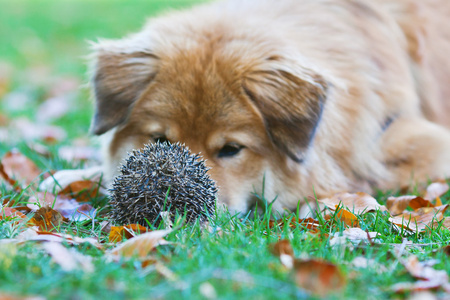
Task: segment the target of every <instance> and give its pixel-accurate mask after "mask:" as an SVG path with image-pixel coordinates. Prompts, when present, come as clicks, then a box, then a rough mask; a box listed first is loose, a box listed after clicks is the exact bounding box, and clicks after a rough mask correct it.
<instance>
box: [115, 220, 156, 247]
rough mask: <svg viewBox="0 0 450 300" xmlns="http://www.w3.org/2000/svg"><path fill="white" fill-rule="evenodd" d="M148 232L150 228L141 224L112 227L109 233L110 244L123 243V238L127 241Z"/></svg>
mask: <svg viewBox="0 0 450 300" xmlns="http://www.w3.org/2000/svg"><path fill="white" fill-rule="evenodd" d="M144 232H148V228H147V227H144V226H142V225H139V224H130V225H125V226H111V231H110V232H109V242H110V243H118V242H121V241H122V239H123V237H125V238H126V239H127V240H129V239H131V238H132V237H134V236H136V235H138V234H141V233H144Z"/></svg>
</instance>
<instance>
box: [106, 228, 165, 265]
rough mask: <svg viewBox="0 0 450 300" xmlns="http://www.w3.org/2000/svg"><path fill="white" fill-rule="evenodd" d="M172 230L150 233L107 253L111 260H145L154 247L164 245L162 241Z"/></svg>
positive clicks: (132, 239) (130, 240)
mask: <svg viewBox="0 0 450 300" xmlns="http://www.w3.org/2000/svg"><path fill="white" fill-rule="evenodd" d="M170 232H172V230H155V231H150V232H147V233H144V234H141V235H139V236H136V237H134V238H131V239H129V240H128V241H126V242H124V243H122V244H120V245H119V246H117V247H115V248H114V249H112V250H111V251H110V252H109V255H110V256H112V257H113V258H118V257H132V256H137V257H139V258H145V257H146V256H147V255H148V254H149V253H150V251H152V250H153V249H154V248H155V247H156V246H158V245H162V244H166V243H167V242H166V241H165V240H164V239H163V237H165V236H166V235H167V234H169V233H170Z"/></svg>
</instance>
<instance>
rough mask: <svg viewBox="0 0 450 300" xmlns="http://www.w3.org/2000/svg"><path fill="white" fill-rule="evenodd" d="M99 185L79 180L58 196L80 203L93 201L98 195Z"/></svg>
mask: <svg viewBox="0 0 450 300" xmlns="http://www.w3.org/2000/svg"><path fill="white" fill-rule="evenodd" d="M99 187H100V185H99V183H98V182H95V181H91V180H79V181H74V182H72V183H70V184H69V185H68V186H66V187H65V188H64V189H63V190H62V191H60V192H59V193H58V195H64V196H66V197H68V198H73V199H76V200H77V201H78V202H88V201H91V200H92V199H93V198H95V197H96V196H97V195H98V192H99Z"/></svg>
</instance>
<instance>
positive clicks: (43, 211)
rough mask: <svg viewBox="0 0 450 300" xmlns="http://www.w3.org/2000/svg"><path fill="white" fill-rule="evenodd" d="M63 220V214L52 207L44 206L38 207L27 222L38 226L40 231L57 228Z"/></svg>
mask: <svg viewBox="0 0 450 300" xmlns="http://www.w3.org/2000/svg"><path fill="white" fill-rule="evenodd" d="M62 222H63V216H62V215H61V214H60V213H59V212H57V211H56V210H54V209H52V208H51V207H48V206H44V207H41V208H39V209H38V210H37V211H36V212H35V213H34V216H33V218H31V220H30V221H29V223H30V224H31V225H33V226H38V227H39V229H40V230H41V231H52V230H55V229H56V228H59V227H60V226H61V224H62Z"/></svg>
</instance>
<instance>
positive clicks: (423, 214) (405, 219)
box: [389, 204, 448, 232]
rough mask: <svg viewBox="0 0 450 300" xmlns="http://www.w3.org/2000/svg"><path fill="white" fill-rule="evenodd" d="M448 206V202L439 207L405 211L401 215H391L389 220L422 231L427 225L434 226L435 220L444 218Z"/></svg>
mask: <svg viewBox="0 0 450 300" xmlns="http://www.w3.org/2000/svg"><path fill="white" fill-rule="evenodd" d="M447 207H448V204H447V205H443V206H437V207H422V208H419V209H417V210H416V211H412V212H405V213H403V214H401V215H399V216H395V217H391V218H389V221H390V222H391V223H393V224H395V225H398V226H401V227H403V228H407V229H409V230H412V231H418V232H421V231H424V230H425V229H426V228H427V227H432V226H433V222H434V220H437V221H440V220H442V219H443V217H444V216H443V214H444V212H445V211H446V210H447Z"/></svg>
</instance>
